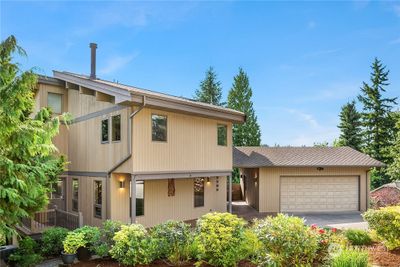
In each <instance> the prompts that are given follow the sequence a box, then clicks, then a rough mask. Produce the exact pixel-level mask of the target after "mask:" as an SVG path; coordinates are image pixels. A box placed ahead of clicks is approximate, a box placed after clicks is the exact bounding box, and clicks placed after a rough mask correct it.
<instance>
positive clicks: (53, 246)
mask: <svg viewBox="0 0 400 267" xmlns="http://www.w3.org/2000/svg"><path fill="white" fill-rule="evenodd" d="M67 234H68V229H65V228H63V227H53V228H49V229H46V230H45V231H44V232H43V234H42V241H41V250H42V254H43V255H46V256H55V255H60V253H61V251H62V250H63V243H62V242H63V241H64V239H65V237H66V236H67Z"/></svg>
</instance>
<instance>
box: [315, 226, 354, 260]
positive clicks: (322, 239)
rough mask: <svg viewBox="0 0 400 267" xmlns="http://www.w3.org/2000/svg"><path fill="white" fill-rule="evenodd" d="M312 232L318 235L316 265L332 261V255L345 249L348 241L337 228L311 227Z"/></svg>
mask: <svg viewBox="0 0 400 267" xmlns="http://www.w3.org/2000/svg"><path fill="white" fill-rule="evenodd" d="M310 228H311V230H313V231H314V232H315V233H316V234H317V240H318V249H317V252H316V254H315V259H314V263H317V264H320V265H324V264H326V263H328V262H329V261H330V260H331V255H332V253H334V252H336V251H338V250H340V249H342V248H344V247H345V246H346V245H347V241H346V239H345V237H344V236H343V235H341V234H340V233H338V231H337V229H336V228H320V227H318V226H317V225H315V224H313V225H311V227H310Z"/></svg>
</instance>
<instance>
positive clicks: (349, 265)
mask: <svg viewBox="0 0 400 267" xmlns="http://www.w3.org/2000/svg"><path fill="white" fill-rule="evenodd" d="M331 266H332V267H367V266H368V252H367V251H363V250H358V249H353V248H347V249H344V250H342V251H340V252H339V253H338V254H337V255H335V256H334V257H333V260H332V263H331Z"/></svg>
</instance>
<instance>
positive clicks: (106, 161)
mask: <svg viewBox="0 0 400 267" xmlns="http://www.w3.org/2000/svg"><path fill="white" fill-rule="evenodd" d="M68 93H69V103H70V104H69V111H70V112H71V113H72V114H73V116H74V118H78V117H80V116H83V115H86V114H90V113H93V112H96V111H99V110H103V109H106V108H108V107H112V106H113V104H111V103H108V102H101V101H96V100H95V97H94V96H91V95H84V94H80V93H79V91H77V90H69V91H68ZM129 113H130V108H129V107H127V108H125V109H122V110H119V111H114V112H111V113H108V114H106V115H102V116H99V117H95V118H92V119H89V120H84V121H80V122H77V123H73V124H72V125H70V126H69V147H70V149H69V157H68V158H69V161H70V164H69V165H68V170H69V171H85V172H106V171H108V170H109V169H111V168H112V167H113V166H114V165H115V164H116V163H118V162H119V161H120V160H121V159H122V158H124V157H125V156H126V155H127V154H128V148H127V132H128V130H127V127H128V116H129ZM119 114H120V115H121V141H118V142H113V141H112V140H111V120H110V121H109V143H105V144H102V143H101V121H102V119H106V118H109V119H111V117H112V116H114V115H119ZM125 166H126V165H125ZM126 171H130V170H129V169H126Z"/></svg>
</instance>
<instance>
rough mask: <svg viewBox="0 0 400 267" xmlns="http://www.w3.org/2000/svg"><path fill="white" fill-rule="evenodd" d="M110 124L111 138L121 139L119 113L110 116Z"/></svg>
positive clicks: (114, 139)
mask: <svg viewBox="0 0 400 267" xmlns="http://www.w3.org/2000/svg"><path fill="white" fill-rule="evenodd" d="M111 125H112V127H111V130H112V133H111V135H112V140H113V141H121V115H116V116H112V119H111Z"/></svg>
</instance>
